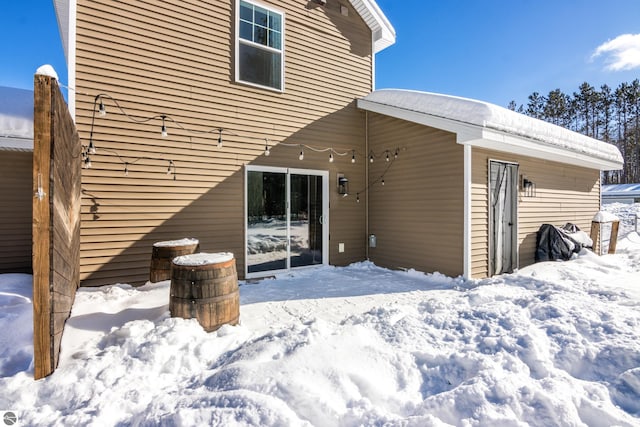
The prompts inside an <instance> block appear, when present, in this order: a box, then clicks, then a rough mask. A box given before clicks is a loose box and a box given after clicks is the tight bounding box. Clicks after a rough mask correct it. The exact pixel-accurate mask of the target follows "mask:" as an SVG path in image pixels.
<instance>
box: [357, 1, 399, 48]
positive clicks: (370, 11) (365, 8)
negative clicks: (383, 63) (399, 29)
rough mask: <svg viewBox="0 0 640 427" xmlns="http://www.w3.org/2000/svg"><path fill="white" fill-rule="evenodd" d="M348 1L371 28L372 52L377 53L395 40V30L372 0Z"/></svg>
mask: <svg viewBox="0 0 640 427" xmlns="http://www.w3.org/2000/svg"><path fill="white" fill-rule="evenodd" d="M349 1H350V2H351V5H352V6H353V7H354V8H355V9H356V11H357V12H358V13H359V14H360V16H361V17H362V19H363V20H364V22H365V23H366V24H367V26H368V27H369V28H370V29H371V34H372V37H373V50H374V53H378V52H380V51H381V50H383V49H385V48H387V47H389V46H391V45H392V44H394V43H395V42H396V30H395V29H394V28H393V25H391V22H389V20H388V19H387V17H386V16H385V14H384V12H382V10H381V9H380V7H379V6H378V4H377V3H376V2H375V1H374V0H349Z"/></svg>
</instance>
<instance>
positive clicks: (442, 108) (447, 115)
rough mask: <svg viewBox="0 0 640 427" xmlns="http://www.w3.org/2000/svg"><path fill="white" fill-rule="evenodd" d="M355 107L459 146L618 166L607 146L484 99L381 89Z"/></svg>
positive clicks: (616, 156) (615, 154) (610, 167)
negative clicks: (450, 136) (438, 132)
mask: <svg viewBox="0 0 640 427" xmlns="http://www.w3.org/2000/svg"><path fill="white" fill-rule="evenodd" d="M358 107H359V108H361V109H363V110H367V111H372V112H376V113H380V114H384V115H387V116H391V117H395V118H398V119H402V120H407V121H410V122H414V123H419V124H423V125H426V126H431V127H434V128H438V129H442V130H446V131H449V132H452V133H455V134H456V138H457V142H458V143H459V144H464V145H471V146H475V147H482V148H487V149H492V150H498V151H504V152H508V153H514V154H521V155H526V156H530V157H536V158H542V159H547V160H554V161H558V162H562V163H567V164H573V165H577V166H583V167H588V168H593V169H600V170H615V169H621V168H622V164H623V159H622V155H621V154H620V151H619V150H618V149H617V148H616V147H615V146H614V145H612V144H607V143H605V142H602V141H599V140H597V139H594V138H590V137H588V136H585V135H582V134H579V133H577V132H573V131H571V130H569V129H565V128H563V127H560V126H556V125H554V124H551V123H547V122H545V121H542V120H538V119H535V118H533V117H529V116H525V115H524V114H520V113H516V112H515V111H511V110H509V109H507V108H503V107H499V106H497V105H494V104H490V103H488V102H483V101H477V100H474V99H468V98H460V97H456V96H450V95H442V94H437V93H429V92H419V91H411V90H399V89H383V90H377V91H375V92H372V93H370V94H369V95H367V96H366V97H364V98H362V99H359V100H358Z"/></svg>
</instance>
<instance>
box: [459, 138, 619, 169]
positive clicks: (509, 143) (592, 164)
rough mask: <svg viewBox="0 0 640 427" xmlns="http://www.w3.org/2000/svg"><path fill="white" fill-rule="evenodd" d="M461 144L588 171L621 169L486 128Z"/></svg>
mask: <svg viewBox="0 0 640 427" xmlns="http://www.w3.org/2000/svg"><path fill="white" fill-rule="evenodd" d="M463 143H464V144H469V145H471V146H473V147H481V148H486V149H489V150H496V151H504V152H507V153H511V154H518V155H522V156H528V157H533V158H537V159H544V160H551V161H555V162H559V163H566V164H570V165H574V166H580V167H585V168H589V169H598V170H617V169H621V168H622V164H621V163H618V162H614V161H610V160H606V159H600V158H596V157H593V156H589V155H587V154H582V153H578V152H575V151H571V150H566V149H563V148H561V147H556V146H554V145H550V144H545V143H544V142H542V141H537V140H534V139H527V138H522V137H518V136H515V135H511V134H508V133H506V132H501V131H496V130H492V129H487V128H483V129H482V137H481V138H478V139H472V140H467V141H464V142H463Z"/></svg>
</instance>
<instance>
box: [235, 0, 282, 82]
mask: <svg viewBox="0 0 640 427" xmlns="http://www.w3.org/2000/svg"><path fill="white" fill-rule="evenodd" d="M238 9H239V11H238V22H237V29H238V30H237V33H238V37H237V41H236V80H237V81H239V82H243V83H248V84H252V85H257V86H262V87H266V88H270V89H275V90H279V91H282V90H283V86H284V85H283V80H284V78H283V76H284V73H283V70H284V66H283V63H284V47H283V45H284V39H283V34H284V14H283V13H281V12H277V11H275V10H273V9H269V8H267V7H265V6H261V5H258V4H255V3H252V2H249V1H245V0H240V3H239V7H238Z"/></svg>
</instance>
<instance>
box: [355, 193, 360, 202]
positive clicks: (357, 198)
mask: <svg viewBox="0 0 640 427" xmlns="http://www.w3.org/2000/svg"><path fill="white" fill-rule="evenodd" d="M356 203H360V193H356Z"/></svg>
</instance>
